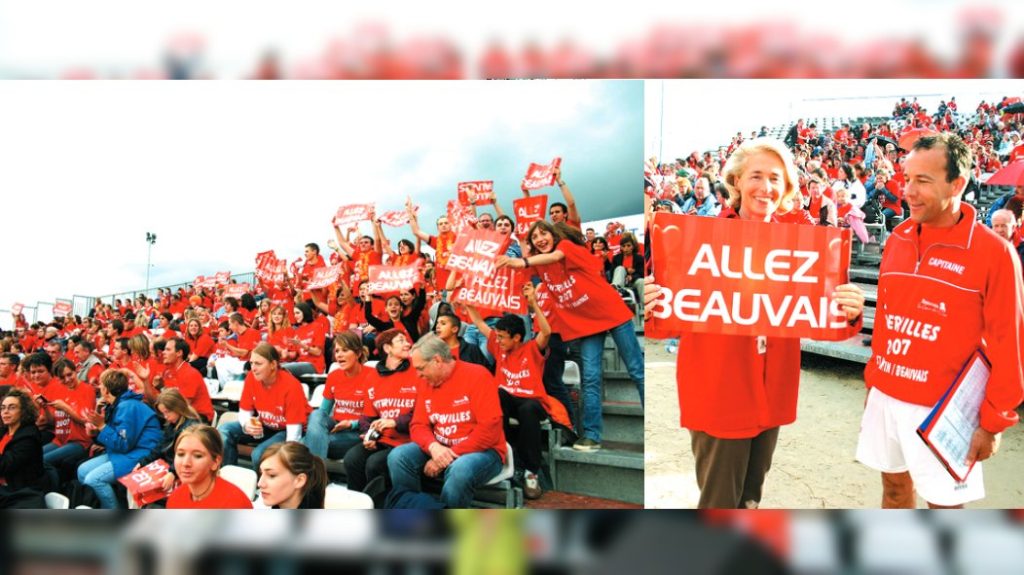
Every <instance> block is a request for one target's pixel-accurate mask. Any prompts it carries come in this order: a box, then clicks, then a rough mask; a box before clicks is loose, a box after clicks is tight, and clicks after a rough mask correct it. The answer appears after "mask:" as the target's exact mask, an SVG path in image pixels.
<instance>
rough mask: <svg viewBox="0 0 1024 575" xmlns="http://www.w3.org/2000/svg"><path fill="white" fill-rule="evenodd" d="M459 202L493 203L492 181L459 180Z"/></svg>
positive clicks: (484, 204)
mask: <svg viewBox="0 0 1024 575" xmlns="http://www.w3.org/2000/svg"><path fill="white" fill-rule="evenodd" d="M458 191H459V203H461V204H463V205H466V206H468V205H474V206H486V205H487V204H493V203H494V181H493V180H484V181H478V182H459V187H458Z"/></svg>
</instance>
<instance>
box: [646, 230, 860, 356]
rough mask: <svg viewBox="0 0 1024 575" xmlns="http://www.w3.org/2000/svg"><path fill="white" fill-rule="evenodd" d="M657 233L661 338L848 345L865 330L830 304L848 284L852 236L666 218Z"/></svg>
mask: <svg viewBox="0 0 1024 575" xmlns="http://www.w3.org/2000/svg"><path fill="white" fill-rule="evenodd" d="M651 234H652V236H651V249H652V250H653V257H654V261H653V268H654V283H656V284H658V285H660V286H661V290H660V293H659V297H658V299H657V300H656V302H655V306H654V310H653V315H652V319H651V324H652V327H653V328H654V329H655V330H656V331H658V332H661V333H664V332H679V331H692V332H699V333H720V334H728V335H747V336H750V335H766V336H774V337H810V338H814V339H818V340H842V339H846V338H849V337H852V336H853V335H854V334H855V333H856V331H857V330H858V329H859V328H858V327H856V326H850V325H849V323H848V322H847V320H846V314H845V313H844V312H843V311H842V309H840V307H839V304H838V303H836V302H835V301H833V300H832V299H831V294H832V292H833V291H834V289H835V288H836V286H838V285H840V284H844V283H847V278H848V268H849V263H850V230H840V229H838V228H832V227H822V226H810V225H797V224H778V223H765V222H752V221H745V220H740V219H734V218H708V217H699V216H685V215H677V214H669V213H664V212H659V213H657V214H655V216H654V224H653V226H652V231H651Z"/></svg>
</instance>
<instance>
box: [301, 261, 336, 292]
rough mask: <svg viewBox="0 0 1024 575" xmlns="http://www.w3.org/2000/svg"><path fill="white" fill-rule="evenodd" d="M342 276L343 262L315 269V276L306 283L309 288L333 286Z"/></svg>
mask: <svg viewBox="0 0 1024 575" xmlns="http://www.w3.org/2000/svg"><path fill="white" fill-rule="evenodd" d="M339 277H341V264H337V265H333V266H325V267H322V268H316V269H315V270H313V277H312V278H310V280H309V283H308V284H306V289H307V290H314V289H324V288H328V287H331V285H333V284H334V283H335V282H337V281H338V278H339Z"/></svg>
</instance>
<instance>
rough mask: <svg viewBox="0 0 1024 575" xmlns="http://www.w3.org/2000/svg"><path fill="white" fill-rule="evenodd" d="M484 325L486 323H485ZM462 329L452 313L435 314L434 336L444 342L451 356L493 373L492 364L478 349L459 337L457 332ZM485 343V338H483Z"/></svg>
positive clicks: (457, 317)
mask: <svg viewBox="0 0 1024 575" xmlns="http://www.w3.org/2000/svg"><path fill="white" fill-rule="evenodd" d="M485 323H486V322H485ZM461 328H462V320H460V319H459V316H457V315H455V314H454V313H447V312H446V313H439V314H437V322H436V323H435V324H434V335H436V336H437V337H439V338H441V339H442V340H444V342H445V343H447V344H448V347H449V348H450V349H451V350H452V355H453V356H455V357H457V358H459V360H460V361H464V362H466V363H475V364H477V365H482V366H484V367H486V368H487V371H491V372H493V371H494V364H493V363H492V362H490V361H488V360H487V358H486V357H485V356H484V354H483V353H482V352H481V351H480V348H479V347H477V346H475V345H469V344H467V343H466V342H465V341H464V340H463V339H462V338H460V337H459V330H460V329H461ZM484 341H485V342H486V341H487V336H486V335H485V336H484Z"/></svg>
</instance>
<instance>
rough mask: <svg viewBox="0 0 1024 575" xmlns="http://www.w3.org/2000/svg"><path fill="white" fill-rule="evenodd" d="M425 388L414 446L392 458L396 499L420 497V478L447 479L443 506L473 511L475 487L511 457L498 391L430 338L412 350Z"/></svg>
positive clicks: (482, 371) (479, 370)
mask: <svg viewBox="0 0 1024 575" xmlns="http://www.w3.org/2000/svg"><path fill="white" fill-rule="evenodd" d="M410 362H411V363H412V366H413V368H415V369H416V373H417V375H419V377H420V379H423V380H424V381H425V382H426V385H421V386H420V390H419V393H418V395H417V397H416V407H415V408H414V409H413V415H412V423H411V425H410V426H409V435H410V436H411V437H412V441H413V442H412V443H407V444H405V445H401V446H399V447H396V448H394V449H393V450H392V451H391V453H389V454H388V470H389V472H390V473H391V483H392V485H393V491H392V495H393V496H395V495H398V494H400V493H402V492H412V493H417V492H420V491H421V482H420V477H421V475H427V476H428V477H435V478H437V477H442V476H443V478H444V485H443V487H442V488H441V502H442V503H443V504H444V505H445V507H448V508H465V507H469V505H470V503H472V501H473V493H474V491H475V490H476V488H477V487H479V486H481V485H484V484H485V483H486V482H487V481H489V480H490V479H491V478H493V477H494V476H495V475H497V474H498V472H500V471H501V468H502V466H503V465H504V463H505V459H506V457H507V453H506V448H507V444H506V443H505V432H504V430H503V429H502V420H501V403H500V402H499V401H498V386H497V384H496V383H495V382H494V378H493V376H492V375H491V373H490V372H489V371H487V369H486V368H484V367H482V366H479V365H476V364H472V363H465V362H462V361H458V360H457V359H455V358H454V357H452V353H451V348H449V347H448V344H447V343H445V342H444V340H442V339H441V338H439V337H437V336H436V335H433V334H428V335H425V336H423V337H422V338H420V340H419V341H418V342H416V345H414V346H413V347H412V354H411V356H410Z"/></svg>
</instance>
